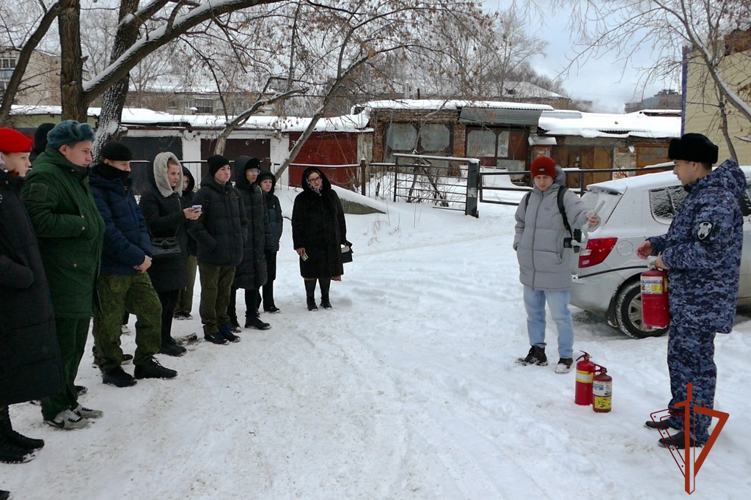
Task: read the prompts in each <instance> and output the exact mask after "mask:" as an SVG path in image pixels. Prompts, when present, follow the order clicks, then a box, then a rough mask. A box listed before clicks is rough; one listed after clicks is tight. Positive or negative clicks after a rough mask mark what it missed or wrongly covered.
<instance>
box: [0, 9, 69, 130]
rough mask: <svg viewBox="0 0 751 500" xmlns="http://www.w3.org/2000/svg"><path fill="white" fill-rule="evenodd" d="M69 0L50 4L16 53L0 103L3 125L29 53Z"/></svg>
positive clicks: (26, 64)
mask: <svg viewBox="0 0 751 500" xmlns="http://www.w3.org/2000/svg"><path fill="white" fill-rule="evenodd" d="M71 1H72V0H60V1H59V2H56V3H55V4H53V5H51V6H50V8H49V9H47V12H45V13H44V16H42V20H41V21H39V26H37V28H36V30H34V32H33V33H32V34H31V36H30V37H29V39H28V40H27V41H26V43H25V44H24V46H23V48H22V49H21V52H20V54H19V55H18V61H16V68H15V69H14V70H13V74H12V75H11V77H10V81H8V86H7V88H6V89H5V94H4V95H3V100H2V104H0V125H2V126H5V125H6V124H7V123H8V120H9V118H10V108H11V106H12V105H13V101H14V100H15V97H16V92H18V88H19V87H20V85H21V80H22V79H23V75H24V73H26V67H27V66H28V65H29V60H30V59H31V54H32V53H33V52H34V50H35V49H36V48H37V45H39V42H41V41H42V38H44V35H46V34H47V31H49V29H50V26H52V23H53V22H54V21H55V18H57V16H58V15H60V10H62V9H64V8H67V7H68V6H69V5H70V2H71Z"/></svg>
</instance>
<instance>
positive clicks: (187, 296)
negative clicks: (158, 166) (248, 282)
mask: <svg viewBox="0 0 751 500" xmlns="http://www.w3.org/2000/svg"><path fill="white" fill-rule="evenodd" d="M195 189H196V181H195V179H194V178H193V174H191V173H190V170H189V169H188V168H187V167H183V206H185V207H191V206H193V205H194V203H193V198H194V197H195V195H196V193H195ZM199 212H200V210H199ZM197 253H198V244H197V243H196V240H195V238H193V236H191V235H190V234H189V235H188V259H187V261H186V275H187V277H188V283H187V285H186V286H185V288H184V289H182V290H180V293H179V294H178V295H177V305H176V306H175V319H180V320H185V319H193V316H192V315H191V314H190V313H191V311H192V310H193V287H194V286H195V283H196V271H197V270H198V261H197V260H196V254H197Z"/></svg>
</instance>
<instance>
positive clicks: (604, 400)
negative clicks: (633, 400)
mask: <svg viewBox="0 0 751 500" xmlns="http://www.w3.org/2000/svg"><path fill="white" fill-rule="evenodd" d="M611 403H612V398H611V397H605V396H600V397H598V396H595V398H594V400H593V401H592V406H593V407H594V409H595V410H605V411H610V410H611V409H612V408H611V407H610V405H611Z"/></svg>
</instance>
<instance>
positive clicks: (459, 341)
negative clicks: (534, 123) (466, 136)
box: [0, 188, 751, 500]
mask: <svg viewBox="0 0 751 500" xmlns="http://www.w3.org/2000/svg"><path fill="white" fill-rule="evenodd" d="M295 194H296V193H295V191H294V190H288V189H284V188H282V189H279V191H278V195H279V197H280V199H281V201H282V205H283V210H284V215H285V216H286V217H289V216H290V215H291V206H292V200H293V199H294V197H295ZM386 208H387V213H386V214H383V215H366V216H348V217H347V224H348V234H347V238H348V239H349V240H350V241H352V242H353V243H354V247H353V248H354V252H355V254H354V259H355V260H354V262H353V263H352V264H347V265H346V267H345V270H346V272H345V275H344V277H343V281H342V282H341V283H334V284H333V285H332V295H331V299H332V303H333V306H334V309H333V310H330V311H325V310H319V311H316V312H313V313H311V312H308V311H307V310H306V308H305V296H304V288H303V282H302V279H301V278H300V277H299V273H298V264H297V257H296V255H295V254H294V252H293V250H292V242H291V235H290V227H289V221H286V222H285V233H284V236H283V239H282V250H281V251H280V253H279V278H278V280H277V282H276V296H277V300H276V303H277V306H278V307H280V308H281V310H282V312H281V313H280V314H276V315H271V314H263V315H262V318H263V319H264V320H266V321H268V322H270V323H271V325H272V329H271V330H268V331H264V332H259V331H255V330H243V332H242V333H241V334H240V335H241V337H242V341H241V342H240V343H238V344H232V345H228V346H215V345H211V344H208V343H206V342H201V343H199V344H197V345H195V346H193V347H190V351H189V352H188V353H187V355H186V356H184V357H182V358H175V359H173V358H166V357H164V356H160V357H159V358H160V361H161V362H162V363H163V364H164V365H165V366H168V367H170V368H175V369H177V370H178V372H179V376H178V377H177V378H176V379H174V380H169V381H161V380H158V381H155V380H146V381H139V382H138V385H136V386H134V387H131V388H124V389H118V388H115V387H111V386H105V385H102V384H101V379H100V376H99V374H98V372H97V370H95V369H94V368H92V367H91V365H90V362H91V354H90V353H91V349H90V348H91V344H89V345H88V346H87V350H86V353H85V355H84V361H83V363H82V365H81V370H80V373H79V377H78V381H77V382H78V383H81V384H83V385H86V386H88V387H89V392H88V394H86V395H85V396H83V397H82V399H81V402H82V403H83V404H84V405H86V406H90V407H93V408H98V409H102V410H104V411H105V416H104V418H102V419H101V420H99V421H96V422H95V423H94V424H93V425H92V426H91V428H90V429H86V430H81V431H69V432H65V431H58V430H55V429H52V428H50V427H47V426H45V425H43V424H42V423H41V417H40V414H39V408H38V407H36V406H32V405H29V404H22V405H14V406H12V407H11V414H12V416H13V420H14V424H15V427H16V428H17V429H18V430H19V431H21V432H23V433H25V434H27V435H30V436H33V437H41V438H44V439H45V441H46V443H47V445H46V447H45V448H44V449H43V450H42V451H41V452H40V454H39V456H38V457H37V459H36V460H34V461H33V462H30V463H28V464H25V465H0V488H2V489H9V490H11V491H13V492H14V493H15V495H16V498H19V499H31V500H35V499H45V498H64V497H69V496H71V495H72V493H71V492H75V496H76V497H77V498H87V499H89V498H90V499H111V498H165V499H182V498H195V499H199V498H200V499H205V498H210V499H214V498H215V499H226V498H255V499H278V498H305V499H324V498H326V499H329V498H367V499H381V498H384V499H386V498H389V499H390V498H399V499H436V498H447V499H448V498H451V499H454V498H456V499H460V498H461V499H464V498H466V499H501V498H509V499H516V498H520V499H521V498H553V499H568V498H574V497H577V498H588V499H589V498H591V499H594V498H660V499H663V498H675V499H679V498H685V497H686V494H685V492H684V491H683V476H682V475H681V473H680V471H679V470H678V467H677V466H676V464H675V463H674V461H673V458H672V457H671V456H670V454H669V452H668V451H666V450H664V449H662V448H658V447H657V445H656V443H657V440H658V435H657V433H656V432H655V431H649V430H647V429H645V428H644V427H643V423H644V421H645V420H647V419H648V418H649V414H650V413H651V412H655V411H658V410H661V409H664V408H665V407H666V405H667V401H668V396H669V385H668V375H667V368H666V366H665V357H666V341H667V339H666V338H664V337H663V338H653V339H644V340H639V341H637V340H633V339H630V338H627V337H626V336H624V335H622V334H620V333H618V332H616V331H614V330H613V329H611V328H610V327H608V326H607V325H606V324H605V322H604V320H603V319H602V318H598V317H592V316H590V315H588V314H586V313H584V312H582V311H579V310H575V312H574V317H575V325H574V326H575V331H576V346H575V347H576V348H577V349H582V350H586V351H588V352H589V353H591V354H592V355H593V360H594V361H595V362H597V363H599V364H601V365H604V366H606V367H607V368H608V372H609V374H611V375H612V376H613V379H614V382H613V383H614V385H613V387H614V389H613V390H614V397H613V411H612V412H611V413H608V414H596V413H594V412H593V411H592V409H591V408H589V407H580V406H577V405H575V404H574V402H573V398H574V380H575V374H574V373H569V374H567V375H556V374H555V373H554V367H553V366H552V365H551V366H547V367H522V366H519V365H516V364H515V363H514V361H515V359H516V358H517V357H519V356H523V355H525V354H526V353H527V350H528V349H529V345H528V342H527V336H526V327H525V322H526V318H525V314H524V311H523V306H522V289H521V285H520V284H519V282H518V267H517V263H516V257H515V255H514V252H513V251H512V250H511V243H512V238H513V232H514V229H513V226H514V218H513V213H514V210H515V207H502V206H491V205H482V206H481V207H480V212H481V214H482V216H481V218H480V219H475V218H473V217H465V216H464V215H462V214H461V213H460V212H454V211H445V210H436V209H433V208H431V206H430V205H426V204H413V205H408V204H404V203H388V204H387V206H386ZM242 303H243V301H242V299H241V298H240V297H238V308H239V311H240V312H241V313H242V310H243V307H242V306H241V305H240V304H242ZM193 314H194V315H195V316H196V319H194V320H192V321H175V323H174V333H175V335H176V336H178V337H179V336H183V335H187V334H189V333H193V332H197V333H199V335H200V321H199V320H198V319H197V317H198V297H197V296H196V298H195V307H194V309H193ZM134 322H135V318H132V320H131V324H130V327H131V329H133V328H134ZM548 322H549V323H548V324H549V329H548V332H549V345H548V349H547V354H548V357H549V358H550V359H551V360H552V361H553V363H555V361H557V358H558V356H557V353H556V348H555V345H556V340H555V339H556V334H555V327H554V326H553V323H552V320H550V319H548ZM122 340H123V347H124V350H125V352H131V353H132V352H133V349H134V338H133V336H123V339H122ZM716 346H717V352H716V356H715V361H716V363H717V365H718V368H719V383H718V387H717V399H716V408H717V409H718V410H721V411H725V412H728V413H729V414H730V419H729V420H728V423H727V425H726V426H725V428H724V430H723V431H722V434H721V435H720V437H719V439H718V440H717V442H716V443H715V445H714V447H713V449H712V452H711V453H710V454H709V456H708V458H707V460H706V462H705V463H704V465H703V466H702V468H701V471H700V473H699V475H698V477H697V480H696V493H695V494H694V495H693V496H694V497H698V498H710V496H711V498H738V499H740V498H746V496H747V495H748V491H749V488H751V478H749V475H748V471H749V468H750V467H751V460H750V458H749V451H748V450H749V444H751V417H750V415H751V403H750V402H749V399H748V398H747V397H746V396H745V395H746V394H748V393H749V382H748V380H749V371H750V370H751V369H750V368H749V362H748V358H747V357H746V355H747V354H748V352H749V351H750V350H751V322H750V321H749V319H748V318H747V317H746V316H742V315H739V316H737V320H736V326H735V331H734V332H733V334H731V335H720V336H718V338H717V341H716ZM126 370H127V371H129V372H132V367H130V366H126Z"/></svg>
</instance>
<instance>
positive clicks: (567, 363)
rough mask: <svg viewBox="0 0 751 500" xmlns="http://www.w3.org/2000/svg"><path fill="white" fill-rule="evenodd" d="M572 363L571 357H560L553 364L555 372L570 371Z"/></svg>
mask: <svg viewBox="0 0 751 500" xmlns="http://www.w3.org/2000/svg"><path fill="white" fill-rule="evenodd" d="M573 364H574V359H573V358H561V359H559V360H558V364H557V365H556V366H555V372H556V373H568V372H570V371H571V365H573Z"/></svg>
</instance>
